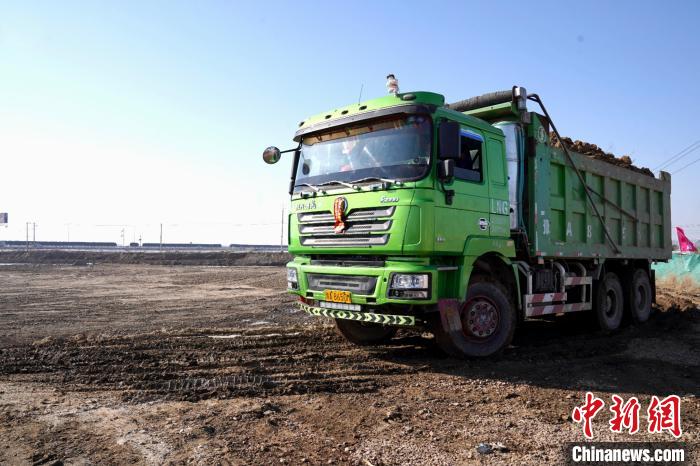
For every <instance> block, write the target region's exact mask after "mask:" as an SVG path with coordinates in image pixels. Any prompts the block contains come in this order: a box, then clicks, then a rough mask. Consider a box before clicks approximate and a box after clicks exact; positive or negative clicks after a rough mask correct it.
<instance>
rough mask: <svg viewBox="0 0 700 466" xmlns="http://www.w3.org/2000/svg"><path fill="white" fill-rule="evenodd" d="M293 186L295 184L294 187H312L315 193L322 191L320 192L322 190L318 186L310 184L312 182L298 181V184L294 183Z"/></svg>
mask: <svg viewBox="0 0 700 466" xmlns="http://www.w3.org/2000/svg"><path fill="white" fill-rule="evenodd" d="M294 186H295V187H296V186H308V187H309V188H311V189H313V190H314V192H315V193H322V192H324V191H323V190H322V189H319V188H317V187H316V186H314V185H312V184H309V183H299V184H295V185H294Z"/></svg>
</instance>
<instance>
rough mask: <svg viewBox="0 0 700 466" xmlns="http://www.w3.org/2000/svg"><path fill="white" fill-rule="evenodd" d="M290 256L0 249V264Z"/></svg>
mask: <svg viewBox="0 0 700 466" xmlns="http://www.w3.org/2000/svg"><path fill="white" fill-rule="evenodd" d="M289 260H291V256H290V255H289V254H287V253H286V252H233V251H226V250H221V251H162V252H139V251H134V252H132V251H123V250H122V251H67V250H55V249H54V250H30V251H29V252H27V251H26V250H6V251H0V263H28V264H73V265H87V264H91V263H92V264H105V263H114V264H151V265H225V266H226V265H228V266H231V265H284V264H286V263H287V262H288V261H289Z"/></svg>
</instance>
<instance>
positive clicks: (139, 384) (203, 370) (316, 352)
mask: <svg viewBox="0 0 700 466" xmlns="http://www.w3.org/2000/svg"><path fill="white" fill-rule="evenodd" d="M267 332H269V330H268V331H267ZM328 348H333V351H328ZM414 371H415V369H414V368H411V367H405V366H401V365H398V364H395V363H392V362H389V361H383V360H381V359H376V358H372V357H371V355H370V354H369V353H367V352H364V351H362V350H361V349H358V348H355V347H352V346H350V345H348V344H346V343H345V342H343V341H342V340H341V339H340V338H339V337H338V336H336V335H335V334H334V332H332V330H330V329H315V330H313V331H310V330H308V329H302V330H297V331H294V329H292V331H287V332H286V333H266V330H265V329H260V330H257V331H256V332H255V333H251V332H246V333H245V334H240V335H235V336H234V337H233V338H212V336H211V335H195V336H192V335H175V336H164V335H135V336H123V337H106V338H101V339H100V340H99V341H88V340H80V339H72V340H71V339H62V340H52V339H48V341H43V342H39V343H38V344H33V345H25V346H16V347H9V348H5V349H1V350H0V374H2V375H7V376H15V377H20V378H22V379H23V380H27V379H29V380H34V381H39V380H40V381H42V382H46V383H56V384H59V385H60V386H61V387H62V388H63V389H66V390H75V391H92V390H95V389H102V390H117V391H120V392H122V397H123V399H124V400H125V401H139V402H140V401H152V400H162V399H169V400H187V401H197V400H203V399H208V398H229V397H234V396H269V395H288V394H303V393H319V392H325V393H365V392H371V391H375V390H377V389H378V388H379V387H380V386H382V384H383V380H384V379H386V377H387V376H390V375H395V374H403V373H408V372H414Z"/></svg>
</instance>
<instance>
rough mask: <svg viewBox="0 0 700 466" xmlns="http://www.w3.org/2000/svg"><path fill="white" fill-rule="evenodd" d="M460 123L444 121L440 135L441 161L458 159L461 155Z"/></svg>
mask: <svg viewBox="0 0 700 466" xmlns="http://www.w3.org/2000/svg"><path fill="white" fill-rule="evenodd" d="M459 130H460V128H459V123H457V122H456V121H449V120H446V121H443V122H442V124H441V125H440V134H439V146H438V149H439V157H440V158H441V159H458V158H459V155H460V139H461V137H460V134H459Z"/></svg>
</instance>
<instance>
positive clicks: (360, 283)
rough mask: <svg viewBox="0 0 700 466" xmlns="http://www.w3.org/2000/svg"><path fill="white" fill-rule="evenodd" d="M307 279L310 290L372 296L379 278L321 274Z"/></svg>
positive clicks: (313, 274) (310, 275)
mask: <svg viewBox="0 0 700 466" xmlns="http://www.w3.org/2000/svg"><path fill="white" fill-rule="evenodd" d="M306 279H307V281H308V283H309V290H311V291H323V290H342V291H352V292H353V293H357V294H363V295H371V294H373V293H374V288H375V287H376V286H377V277H366V276H360V275H326V274H320V273H308V274H306Z"/></svg>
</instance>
